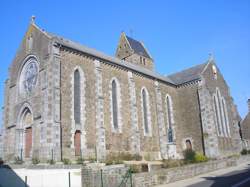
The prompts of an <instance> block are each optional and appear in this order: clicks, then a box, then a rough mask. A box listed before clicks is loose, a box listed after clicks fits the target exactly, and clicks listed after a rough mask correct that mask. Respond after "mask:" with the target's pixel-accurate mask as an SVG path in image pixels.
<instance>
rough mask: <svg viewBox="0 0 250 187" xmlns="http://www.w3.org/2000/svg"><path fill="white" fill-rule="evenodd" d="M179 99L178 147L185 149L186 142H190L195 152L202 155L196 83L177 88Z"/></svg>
mask: <svg viewBox="0 0 250 187" xmlns="http://www.w3.org/2000/svg"><path fill="white" fill-rule="evenodd" d="M177 92H178V99H179V106H180V108H179V115H180V120H181V123H180V129H181V131H180V132H179V139H178V140H177V141H178V145H179V146H180V147H181V148H182V149H183V150H184V149H186V140H190V141H191V143H192V148H193V149H194V150H195V151H198V152H200V153H203V138H202V126H201V118H200V106H199V97H198V83H197V82H196V83H191V84H188V85H183V86H180V87H179V88H177Z"/></svg>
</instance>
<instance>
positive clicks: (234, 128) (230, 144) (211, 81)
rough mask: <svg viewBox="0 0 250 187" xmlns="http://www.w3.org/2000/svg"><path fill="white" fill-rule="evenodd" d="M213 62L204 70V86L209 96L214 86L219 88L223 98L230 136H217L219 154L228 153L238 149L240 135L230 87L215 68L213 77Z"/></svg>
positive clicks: (214, 90) (213, 90) (212, 92)
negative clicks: (215, 71) (215, 73)
mask: <svg viewBox="0 0 250 187" xmlns="http://www.w3.org/2000/svg"><path fill="white" fill-rule="evenodd" d="M213 65H214V64H213V63H209V65H208V67H207V68H206V71H204V73H203V77H204V81H205V87H206V88H207V89H208V90H209V92H210V95H211V97H212V96H213V94H214V93H216V88H219V90H220V93H221V95H222V96H223V97H224V98H225V101H226V105H227V110H228V120H229V127H230V134H231V136H230V137H222V136H218V142H219V150H220V155H230V154H233V153H235V151H236V150H237V151H236V152H239V150H240V147H241V146H240V136H239V128H238V123H239V119H238V112H237V109H236V107H235V105H234V101H233V98H232V96H231V94H230V89H229V87H228V85H227V84H226V82H225V80H224V78H223V76H222V74H221V73H220V71H219V70H218V68H217V78H216V79H215V78H214V72H213V70H212V66H213Z"/></svg>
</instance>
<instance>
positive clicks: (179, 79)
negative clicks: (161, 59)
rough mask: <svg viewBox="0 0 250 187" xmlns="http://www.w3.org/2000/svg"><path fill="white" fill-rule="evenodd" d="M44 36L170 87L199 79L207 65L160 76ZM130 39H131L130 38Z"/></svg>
mask: <svg viewBox="0 0 250 187" xmlns="http://www.w3.org/2000/svg"><path fill="white" fill-rule="evenodd" d="M46 34H48V35H49V36H50V37H51V38H53V39H54V40H55V42H56V43H58V44H60V45H62V46H65V47H68V48H70V49H74V50H77V51H80V52H83V53H86V54H89V55H91V56H94V57H97V58H99V59H101V60H104V61H105V62H107V63H110V62H111V63H112V64H115V65H117V66H121V67H124V68H127V69H130V70H132V71H136V72H138V73H141V74H144V75H146V76H149V77H152V78H154V79H156V80H157V79H158V80H160V81H163V82H166V83H168V84H170V85H180V84H183V83H187V82H190V81H194V80H197V79H200V74H201V72H202V71H203V70H204V68H205V67H206V65H207V64H208V62H207V63H204V64H200V65H197V66H194V67H191V68H189V69H186V70H183V71H181V72H178V73H175V74H172V75H169V76H163V75H160V74H159V73H156V72H154V71H151V70H148V69H146V68H143V67H141V66H138V65H136V64H133V63H130V62H128V61H124V60H120V59H118V58H116V57H112V56H109V55H106V54H104V53H102V52H99V51H97V50H95V49H92V48H89V47H86V46H83V45H81V44H79V43H76V42H73V41H71V40H68V39H66V38H64V37H61V36H58V35H55V34H52V33H47V32H46ZM127 38H129V37H127ZM130 39H132V38H130ZM132 40H133V39H132ZM132 40H131V41H132ZM133 41H135V43H136V42H138V41H136V40H133ZM135 43H134V44H135ZM139 43H140V42H139ZM136 45H137V44H136ZM140 45H141V46H142V47H143V45H142V44H141V43H140ZM143 49H144V51H145V52H146V50H145V48H144V47H143ZM146 53H147V52H146ZM149 58H150V57H149Z"/></svg>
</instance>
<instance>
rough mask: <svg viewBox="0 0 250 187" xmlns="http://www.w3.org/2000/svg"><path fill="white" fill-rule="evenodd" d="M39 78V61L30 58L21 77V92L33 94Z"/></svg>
mask: <svg viewBox="0 0 250 187" xmlns="http://www.w3.org/2000/svg"><path fill="white" fill-rule="evenodd" d="M37 77H38V63H37V60H36V59H35V58H34V57H32V58H29V59H28V60H27V61H26V62H25V65H24V67H23V69H22V73H21V77H20V90H21V93H22V92H26V93H31V92H32V90H33V89H34V88H35V86H36V83H37Z"/></svg>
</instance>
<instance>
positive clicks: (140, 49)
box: [126, 36, 151, 58]
mask: <svg viewBox="0 0 250 187" xmlns="http://www.w3.org/2000/svg"><path fill="white" fill-rule="evenodd" d="M126 38H127V40H128V42H129V45H130V46H131V48H132V49H133V50H134V52H135V53H136V54H139V55H141V56H144V57H147V58H151V57H150V55H149V54H148V52H147V50H146V49H145V47H144V46H143V44H142V43H141V42H139V41H137V40H135V39H133V38H130V37H129V36H126Z"/></svg>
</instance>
